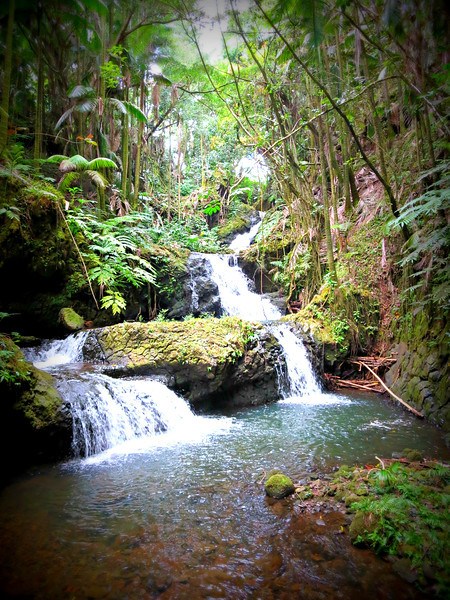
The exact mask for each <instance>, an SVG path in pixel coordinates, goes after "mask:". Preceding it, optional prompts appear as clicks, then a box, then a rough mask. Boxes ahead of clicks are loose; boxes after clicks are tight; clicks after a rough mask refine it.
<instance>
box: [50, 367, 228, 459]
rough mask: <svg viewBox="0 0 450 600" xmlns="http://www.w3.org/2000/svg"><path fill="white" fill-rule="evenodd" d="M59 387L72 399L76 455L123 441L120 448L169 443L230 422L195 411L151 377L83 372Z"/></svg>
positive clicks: (192, 437) (200, 434) (118, 445)
mask: <svg viewBox="0 0 450 600" xmlns="http://www.w3.org/2000/svg"><path fill="white" fill-rule="evenodd" d="M58 389H59V391H60V392H61V393H62V395H63V396H64V397H65V398H68V399H70V406H71V413H72V418H73V442H72V445H73V451H74V455H75V456H92V455H95V454H99V453H100V452H103V451H105V450H108V449H112V448H114V449H116V451H118V448H119V447H120V446H121V445H123V450H124V451H129V450H130V449H131V448H133V450H134V451H136V450H137V449H139V448H140V447H148V446H149V445H155V444H164V443H165V444H167V443H169V442H170V441H173V440H174V437H175V438H176V440H177V441H180V440H183V441H186V440H192V439H194V437H197V438H198V437H202V436H203V435H204V434H211V433H212V432H213V431H217V430H219V429H221V428H223V427H226V425H227V422H228V421H229V420H228V419H208V418H206V417H200V416H197V415H195V414H194V413H193V412H192V411H191V409H190V407H189V405H188V404H187V402H186V401H185V400H184V399H183V398H181V397H180V396H178V395H177V394H175V392H173V391H171V390H170V389H169V388H168V387H167V386H165V385H164V384H163V383H161V382H160V381H157V380H155V379H149V378H142V379H137V378H133V379H113V378H111V377H108V376H107V375H102V374H95V373H84V374H81V375H80V376H79V377H77V378H69V379H65V380H64V382H63V383H62V384H60V385H59V386H58ZM161 433H165V434H167V435H165V436H159V435H158V434H161ZM161 437H163V439H161Z"/></svg>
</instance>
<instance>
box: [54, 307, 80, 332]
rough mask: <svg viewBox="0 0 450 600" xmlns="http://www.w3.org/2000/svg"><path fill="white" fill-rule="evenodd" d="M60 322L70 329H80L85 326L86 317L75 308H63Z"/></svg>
mask: <svg viewBox="0 0 450 600" xmlns="http://www.w3.org/2000/svg"><path fill="white" fill-rule="evenodd" d="M59 322H60V323H61V324H62V325H63V327H64V328H65V329H67V330H68V331H79V330H80V329H83V327H84V319H83V317H80V315H79V314H78V313H76V312H75V311H74V310H73V308H62V309H61V310H60V311H59Z"/></svg>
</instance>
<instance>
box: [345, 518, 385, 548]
mask: <svg viewBox="0 0 450 600" xmlns="http://www.w3.org/2000/svg"><path fill="white" fill-rule="evenodd" d="M378 521H379V517H377V515H375V514H373V513H367V512H362V511H360V512H357V513H356V514H355V516H354V517H353V520H352V522H351V524H350V527H349V530H348V532H349V535H350V540H351V541H352V544H355V545H359V544H361V545H362V542H361V540H362V539H363V536H366V535H367V534H368V533H373V532H374V531H375V530H376V528H377V526H378Z"/></svg>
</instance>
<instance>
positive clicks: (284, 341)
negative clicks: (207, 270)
mask: <svg viewBox="0 0 450 600" xmlns="http://www.w3.org/2000/svg"><path fill="white" fill-rule="evenodd" d="M260 226H261V221H259V222H258V223H256V225H254V227H253V228H252V229H251V230H250V232H248V233H247V234H241V235H238V236H237V237H236V238H235V239H234V240H233V242H232V243H231V244H230V248H231V249H233V250H235V251H236V250H237V249H244V248H246V247H248V246H249V245H250V243H251V241H252V240H253V238H254V236H255V235H256V233H257V231H258V229H259V227H260ZM205 256H206V257H207V259H208V261H209V263H210V265H211V279H212V280H213V281H214V282H215V283H216V285H217V287H218V289H219V296H220V302H221V305H222V308H223V310H224V312H225V313H226V314H227V315H232V316H237V317H241V318H242V319H246V320H249V321H261V322H264V321H277V320H279V319H280V318H281V316H282V314H281V312H280V310H279V309H278V308H277V307H276V306H275V305H274V304H273V303H272V302H271V301H270V300H268V299H267V298H264V297H263V296H261V295H259V294H257V293H255V292H253V291H252V290H251V287H252V282H251V280H250V279H249V278H248V277H247V276H246V275H245V274H244V272H243V271H242V269H241V268H240V267H239V265H238V263H237V257H236V255H235V254H232V255H222V254H213V255H205ZM269 329H270V331H271V333H272V334H273V335H274V336H275V337H276V338H277V340H278V342H279V344H280V346H281V348H282V349H283V354H284V358H285V362H286V370H287V372H286V373H284V374H280V375H279V380H280V393H281V396H282V398H283V399H284V400H287V399H290V400H291V401H292V399H299V398H305V397H310V398H311V397H313V396H315V397H318V396H320V395H321V388H320V385H319V383H318V381H317V379H316V377H315V375H314V372H313V369H312V366H311V363H310V360H309V358H308V355H307V352H306V348H305V345H304V344H303V342H302V340H301V339H300V338H299V337H297V336H296V335H295V334H294V333H293V332H292V331H291V330H290V329H289V327H288V325H287V324H285V323H281V322H279V323H271V325H270V326H269Z"/></svg>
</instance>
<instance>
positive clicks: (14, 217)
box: [0, 206, 21, 223]
mask: <svg viewBox="0 0 450 600" xmlns="http://www.w3.org/2000/svg"><path fill="white" fill-rule="evenodd" d="M20 214H21V213H20V209H19V208H18V207H17V206H2V207H1V208H0V215H5V217H6V218H7V219H10V220H11V221H17V222H18V223H20Z"/></svg>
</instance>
